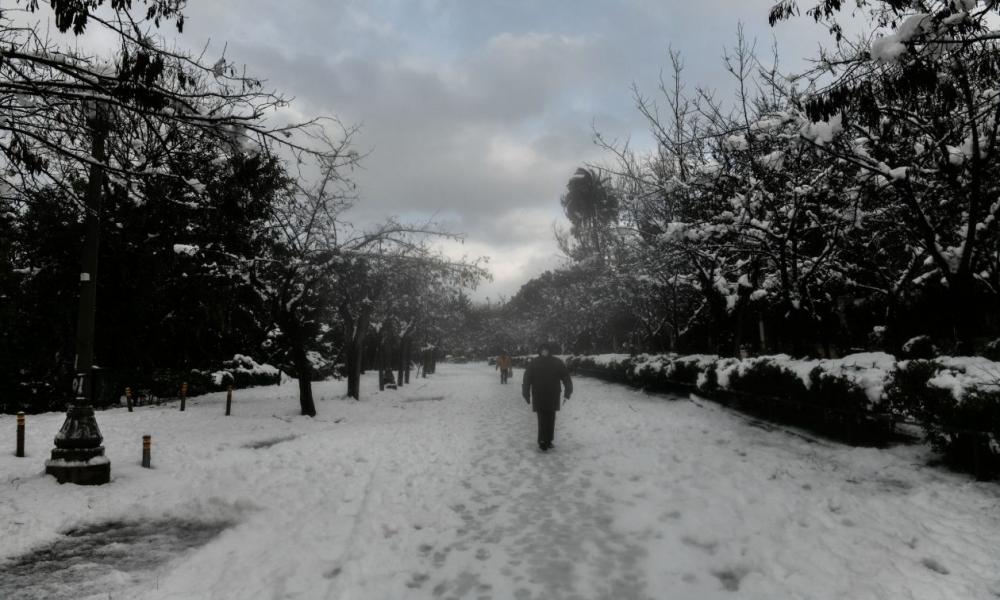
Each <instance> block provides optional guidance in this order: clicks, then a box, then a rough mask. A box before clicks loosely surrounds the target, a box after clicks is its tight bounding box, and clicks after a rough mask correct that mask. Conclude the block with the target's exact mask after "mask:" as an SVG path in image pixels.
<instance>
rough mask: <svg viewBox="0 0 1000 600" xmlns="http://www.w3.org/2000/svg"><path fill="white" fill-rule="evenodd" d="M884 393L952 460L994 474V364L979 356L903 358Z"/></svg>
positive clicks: (997, 432) (997, 427) (997, 411)
mask: <svg viewBox="0 0 1000 600" xmlns="http://www.w3.org/2000/svg"><path fill="white" fill-rule="evenodd" d="M885 397H886V401H887V403H888V404H889V405H890V406H891V407H892V409H893V410H894V412H895V413H896V414H898V415H901V416H903V417H906V418H910V419H914V420H917V421H919V422H920V423H921V424H922V425H923V427H924V431H925V432H926V434H927V439H928V440H929V441H930V442H931V443H932V444H933V445H934V446H935V447H936V448H937V449H939V450H940V451H941V452H942V453H943V454H944V455H945V458H946V459H947V460H948V461H949V463H951V464H952V465H954V466H956V467H959V468H962V469H965V470H969V471H972V472H973V473H975V474H976V475H977V476H979V477H984V478H994V477H998V476H1000V363H997V362H993V361H991V360H989V359H986V358H983V357H938V358H936V359H933V360H905V361H900V362H899V363H898V364H897V365H896V369H895V370H894V371H893V373H892V377H891V378H890V380H889V382H888V384H887V385H886V391H885Z"/></svg>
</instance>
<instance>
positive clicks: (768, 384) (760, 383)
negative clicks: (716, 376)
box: [728, 356, 808, 402]
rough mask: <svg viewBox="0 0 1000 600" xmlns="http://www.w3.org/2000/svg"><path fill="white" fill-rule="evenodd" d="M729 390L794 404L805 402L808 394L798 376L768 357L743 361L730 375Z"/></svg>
mask: <svg viewBox="0 0 1000 600" xmlns="http://www.w3.org/2000/svg"><path fill="white" fill-rule="evenodd" d="M728 388H729V389H730V390H733V391H737V392H744V393H747V394H754V395H757V396H762V397H765V398H767V397H775V398H780V399H782V400H789V401H792V402H805V401H806V400H807V394H808V390H807V389H806V384H805V383H803V381H802V379H801V378H800V377H799V376H798V375H796V374H795V373H793V372H792V371H790V370H788V369H786V368H785V367H783V366H781V365H780V364H778V363H777V362H776V361H774V360H773V359H771V357H766V356H764V357H759V358H754V359H748V360H745V361H742V362H741V363H740V364H739V365H738V366H737V367H735V368H734V369H733V371H732V373H731V374H730V375H729V385H728Z"/></svg>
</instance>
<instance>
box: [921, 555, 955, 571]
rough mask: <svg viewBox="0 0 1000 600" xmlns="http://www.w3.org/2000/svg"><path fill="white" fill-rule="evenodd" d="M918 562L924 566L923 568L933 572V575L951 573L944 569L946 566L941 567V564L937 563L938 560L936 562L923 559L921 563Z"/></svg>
mask: <svg viewBox="0 0 1000 600" xmlns="http://www.w3.org/2000/svg"><path fill="white" fill-rule="evenodd" d="M920 562H921V564H923V565H924V566H925V567H927V568H928V569H930V570H931V571H934V572H935V573H940V574H941V575H948V574H949V573H951V571H949V570H948V567H946V566H944V565H942V564H941V563H940V562H939V561H938V560H936V559H933V558H925V559H923V560H922V561H920Z"/></svg>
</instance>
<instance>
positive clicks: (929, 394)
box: [885, 360, 951, 421]
mask: <svg viewBox="0 0 1000 600" xmlns="http://www.w3.org/2000/svg"><path fill="white" fill-rule="evenodd" d="M940 370H941V365H939V364H938V363H936V362H934V361H931V360H908V361H901V362H899V363H897V364H896V368H895V370H893V372H892V373H891V374H890V375H889V380H888V382H887V383H886V386H885V401H886V403H887V404H888V405H889V409H890V410H892V411H893V412H895V413H896V414H898V415H900V416H902V417H911V418H914V419H919V420H921V421H923V420H924V418H925V414H926V412H927V410H929V408H930V407H934V406H940V405H943V404H944V403H947V402H948V398H950V397H951V393H950V392H949V391H948V390H945V389H942V388H937V387H931V386H930V385H929V382H930V380H931V379H932V378H933V377H934V376H935V375H937V373H938V371H940Z"/></svg>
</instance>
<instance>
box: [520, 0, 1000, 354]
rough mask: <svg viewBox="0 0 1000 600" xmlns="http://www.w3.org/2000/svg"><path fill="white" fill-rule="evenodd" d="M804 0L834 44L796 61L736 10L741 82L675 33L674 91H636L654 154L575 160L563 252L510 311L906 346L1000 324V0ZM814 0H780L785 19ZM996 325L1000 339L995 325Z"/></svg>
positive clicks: (684, 347)
mask: <svg viewBox="0 0 1000 600" xmlns="http://www.w3.org/2000/svg"><path fill="white" fill-rule="evenodd" d="M857 4H858V5H859V10H860V13H861V14H864V15H867V17H868V24H869V25H870V26H871V29H872V31H873V33H872V34H869V35H866V36H862V37H861V38H859V39H848V38H847V37H845V36H844V35H843V30H842V28H841V27H840V25H839V23H838V22H837V18H838V16H839V13H840V7H841V3H840V2H839V1H837V0H824V1H822V2H820V3H818V4H817V5H816V6H813V7H810V8H809V9H808V10H807V13H808V14H809V15H810V16H812V17H813V18H815V19H816V20H818V21H821V22H824V23H826V24H827V25H828V26H829V29H830V31H831V33H832V35H833V41H834V42H835V48H834V49H833V50H830V51H825V52H823V53H822V54H820V55H819V56H817V57H815V61H814V65H815V66H814V68H812V69H810V70H809V71H807V72H805V73H801V74H797V75H794V76H788V75H785V74H783V73H781V72H780V70H779V68H778V65H777V58H776V56H775V59H774V60H773V61H764V60H761V59H760V58H759V56H758V55H757V53H756V51H755V47H754V44H753V43H752V42H750V41H748V40H747V39H745V38H744V36H743V34H742V31H740V33H739V35H738V38H737V42H736V44H735V47H734V48H733V49H732V50H731V51H729V52H727V53H726V55H725V57H724V61H725V66H726V68H727V70H728V72H729V73H730V74H731V75H732V78H733V82H734V84H735V85H734V89H735V94H734V96H733V97H725V98H719V97H717V96H716V95H715V94H713V93H712V92H710V91H708V90H705V89H702V88H693V89H692V88H689V87H687V83H686V81H685V80H684V66H683V60H682V57H681V56H680V54H679V53H676V52H671V53H670V69H668V71H667V72H668V73H669V76H668V77H666V78H665V79H664V80H663V81H662V82H661V86H660V92H661V93H660V95H659V97H657V98H650V97H647V96H644V95H643V94H641V93H639V92H638V91H636V93H635V99H636V103H637V106H638V108H639V110H640V111H641V113H642V114H643V115H644V116H645V117H646V119H647V121H648V123H649V125H650V130H651V132H652V133H653V134H654V136H655V138H656V140H657V148H656V151H655V152H654V153H653V154H651V155H643V154H639V153H636V152H634V151H633V150H632V149H631V148H630V147H629V146H628V144H627V143H619V142H615V141H612V140H608V139H606V138H604V137H603V136H601V135H598V136H597V140H598V143H600V144H602V145H603V146H604V147H605V148H606V149H607V150H608V152H609V153H610V155H611V156H612V157H613V160H612V161H611V162H610V163H609V164H607V165H604V166H603V167H601V168H596V167H595V168H591V169H581V170H579V171H578V172H577V174H576V175H575V176H574V177H573V178H572V179H571V180H570V182H569V185H568V186H567V194H566V196H565V197H564V198H563V207H564V209H565V211H566V215H567V217H568V218H569V220H570V223H571V228H570V230H569V231H568V232H563V233H561V234H560V235H559V236H558V237H559V241H560V243H561V244H562V246H563V247H564V249H565V250H566V252H567V254H568V256H569V257H570V258H571V264H570V266H569V267H568V268H565V269H562V270H560V271H557V272H553V273H549V274H546V275H544V276H543V277H541V278H539V279H537V280H534V281H532V282H531V283H530V284H528V285H526V286H525V287H524V288H522V290H521V291H520V292H519V294H517V295H516V296H515V297H514V298H513V299H512V300H511V301H510V302H509V303H508V305H507V310H508V312H507V313H505V314H504V317H505V318H506V319H508V320H510V321H512V322H517V323H520V324H522V325H523V326H525V329H526V332H530V333H529V334H530V335H534V336H535V337H543V338H551V339H556V340H559V341H562V342H563V343H564V345H565V346H566V348H567V349H570V350H581V351H595V350H612V349H614V350H621V349H622V348H623V347H626V346H628V347H632V348H636V349H646V350H666V349H672V350H681V351H705V350H708V351H712V352H719V353H722V354H735V353H738V352H740V351H757V352H764V351H767V352H771V351H787V352H791V353H793V354H796V355H803V354H827V355H828V354H832V353H835V352H846V351H848V350H849V349H852V348H859V347H873V346H877V347H884V348H886V349H889V350H893V351H898V350H899V349H900V348H901V346H902V345H903V344H904V343H905V342H906V341H907V340H908V339H909V338H911V337H913V336H917V335H922V334H927V335H930V336H932V337H933V338H934V339H935V340H936V341H937V342H938V343H939V344H941V345H944V346H945V347H946V348H947V349H948V350H950V351H954V352H973V351H980V350H983V349H985V348H986V347H987V346H988V345H989V342H990V340H992V339H993V338H996V336H998V335H1000V223H998V222H997V221H998V219H1000V169H997V167H996V165H997V156H996V152H997V149H998V146H997V142H998V139H997V138H998V134H1000V90H998V88H997V83H996V82H997V81H998V80H1000V46H998V42H997V40H998V39H1000V33H998V32H997V31H995V30H992V29H991V28H990V25H991V23H994V22H995V20H993V19H995V17H996V16H997V14H998V11H1000V7H998V5H997V3H996V2H986V3H981V2H976V1H975V0H940V1H932V2H927V1H921V2H895V1H880V0H860V1H859V2H858V3H857ZM798 10H799V7H798V6H797V5H796V4H795V3H794V2H792V1H791V0H785V1H782V2H780V3H778V4H777V5H776V6H775V7H774V9H773V10H772V12H771V20H772V24H777V23H778V22H779V21H781V20H785V19H790V18H793V17H794V16H795V15H797V14H798ZM994 346H995V344H994Z"/></svg>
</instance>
